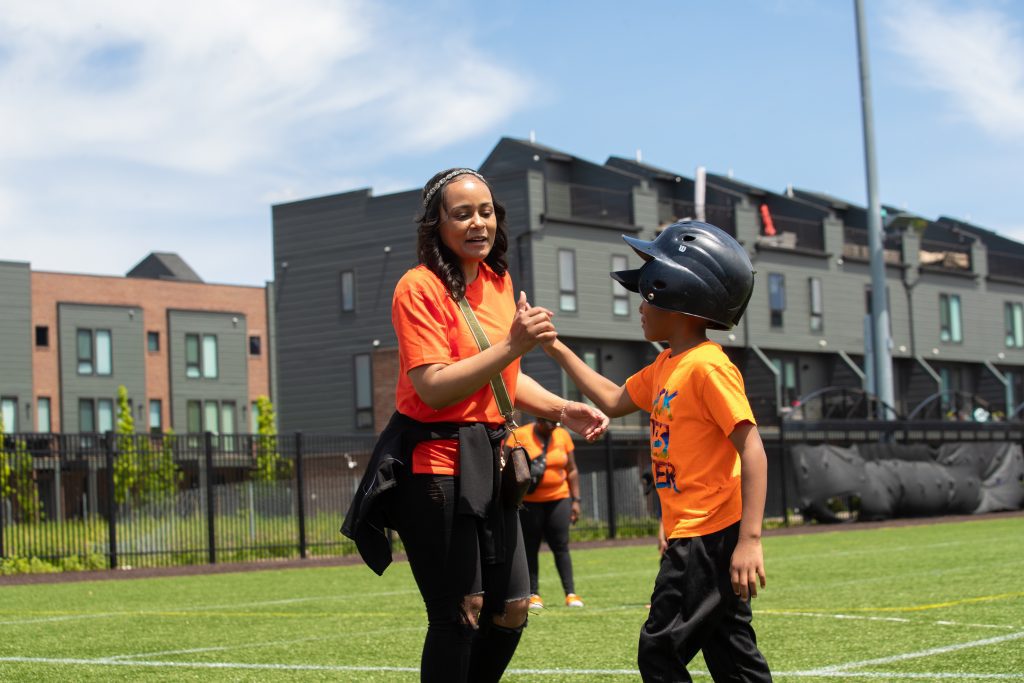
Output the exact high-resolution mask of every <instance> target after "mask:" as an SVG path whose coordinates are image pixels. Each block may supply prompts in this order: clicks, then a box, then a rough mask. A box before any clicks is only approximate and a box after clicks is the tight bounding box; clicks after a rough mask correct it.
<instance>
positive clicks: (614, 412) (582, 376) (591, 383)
mask: <svg viewBox="0 0 1024 683" xmlns="http://www.w3.org/2000/svg"><path fill="white" fill-rule="evenodd" d="M544 350H545V351H547V354H548V355H549V356H551V357H552V358H554V359H555V361H556V362H557V363H558V364H559V365H561V366H562V369H563V370H565V371H566V373H568V375H569V377H571V378H572V381H573V382H575V383H576V386H577V387H579V388H580V391H582V392H583V393H584V394H585V395H586V397H587V398H589V399H590V400H591V401H593V402H594V404H595V405H596V406H597V407H598V408H600V409H601V410H602V411H603V412H604V413H605V414H606V415H608V417H620V416H622V415H628V414H629V413H633V412H636V411H637V410H640V408H638V407H637V405H636V404H635V403H633V399H631V398H630V397H629V392H627V391H626V387H625V385H623V386H619V385H618V384H616V383H615V382H613V381H611V380H610V379H608V378H607V377H604V376H602V375H600V374H599V373H598V372H596V371H595V370H594V369H593V368H591V367H590V366H589V365H587V364H586V363H584V362H583V360H582V359H581V358H580V357H579V356H577V355H576V354H575V353H573V352H572V349H570V348H569V347H568V346H566V345H565V344H564V343H563V342H562V340H561V339H556V340H555V341H554V342H552V343H551V344H546V345H545V346H544Z"/></svg>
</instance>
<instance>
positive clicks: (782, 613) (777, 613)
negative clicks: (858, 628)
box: [754, 609, 1020, 630]
mask: <svg viewBox="0 0 1024 683" xmlns="http://www.w3.org/2000/svg"><path fill="white" fill-rule="evenodd" d="M754 616H766V617H769V616H771V617H787V616H794V617H816V618H818V619H839V620H846V619H848V620H851V621H888V622H895V623H898V624H914V625H916V626H957V627H960V628H998V629H1005V630H1011V629H1016V628H1020V626H1017V625H1016V624H971V623H966V622H961V621H947V620H944V619H942V620H936V621H925V620H923V619H907V618H906V617H869V616H866V615H863V614H834V613H831V612H796V611H794V612H790V611H788V610H771V609H768V610H761V611H758V612H754Z"/></svg>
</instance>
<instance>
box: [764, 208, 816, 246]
mask: <svg viewBox="0 0 1024 683" xmlns="http://www.w3.org/2000/svg"><path fill="white" fill-rule="evenodd" d="M772 224H773V225H774V227H775V234H774V235H761V236H760V237H759V238H758V239H757V243H758V244H761V245H764V246H770V247H777V248H781V249H796V248H799V249H811V250H814V251H824V250H825V235H824V226H823V224H822V222H821V221H808V220H804V219H802V218H791V217H789V216H775V215H773V216H772ZM762 229H763V228H762Z"/></svg>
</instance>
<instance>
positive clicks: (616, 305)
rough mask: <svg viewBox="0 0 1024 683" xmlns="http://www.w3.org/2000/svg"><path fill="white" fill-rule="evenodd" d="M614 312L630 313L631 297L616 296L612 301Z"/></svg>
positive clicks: (618, 313) (616, 313)
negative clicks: (621, 297)
mask: <svg viewBox="0 0 1024 683" xmlns="http://www.w3.org/2000/svg"><path fill="white" fill-rule="evenodd" d="M612 312H613V313H614V314H615V315H629V299H620V298H616V299H615V301H614V302H613V303H612Z"/></svg>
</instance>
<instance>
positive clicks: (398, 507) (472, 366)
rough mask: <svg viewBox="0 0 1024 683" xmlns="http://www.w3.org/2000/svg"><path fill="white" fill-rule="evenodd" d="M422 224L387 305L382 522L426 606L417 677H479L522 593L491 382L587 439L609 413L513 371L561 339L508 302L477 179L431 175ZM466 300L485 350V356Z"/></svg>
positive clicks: (496, 234) (500, 234)
mask: <svg viewBox="0 0 1024 683" xmlns="http://www.w3.org/2000/svg"><path fill="white" fill-rule="evenodd" d="M418 223H419V230H418V255H419V261H420V265H419V266H417V267H416V268H413V269H412V270H410V271H408V272H407V273H406V274H405V275H404V276H403V277H402V278H401V280H400V281H399V283H398V285H397V286H396V287H395V294H394V299H393V302H392V322H393V324H394V328H395V333H396V335H397V337H398V349H399V365H400V368H399V377H398V387H397V391H396V407H397V413H396V415H395V416H394V417H393V418H392V423H395V422H396V420H397V421H398V422H399V423H400V424H401V432H402V434H403V442H402V443H403V446H402V448H401V453H400V463H399V464H400V465H402V466H401V467H398V468H396V469H397V475H396V478H397V486H396V487H395V491H394V494H393V495H392V494H387V495H389V496H391V498H392V502H389V503H388V511H387V522H388V526H390V527H391V528H394V529H395V530H396V531H398V533H399V535H400V536H401V539H402V542H403V545H404V546H405V551H406V554H407V556H408V558H409V564H410V567H411V569H412V572H413V576H414V577H415V579H416V583H417V586H418V587H419V589H420V593H421V595H422V596H423V600H424V603H425V605H426V610H427V620H428V628H427V635H426V640H425V642H424V646H423V654H422V658H421V664H420V674H421V679H422V680H424V681H473V682H474V683H477V682H484V683H486V682H488V681H498V680H499V679H500V678H501V675H502V673H503V672H504V671H505V668H506V666H507V665H508V662H509V661H510V660H511V658H512V655H513V654H514V653H515V649H516V647H517V646H518V643H519V638H520V636H521V635H522V630H523V627H524V626H525V625H526V617H527V613H528V605H529V595H530V586H529V579H528V575H527V567H526V553H525V550H524V547H523V541H522V530H521V528H520V525H519V518H518V511H517V510H515V509H507V508H506V507H505V506H503V505H502V503H501V501H500V500H499V499H498V497H497V495H496V493H497V482H498V479H499V478H500V465H499V464H498V462H499V456H500V451H501V444H502V442H503V441H504V439H505V436H506V430H505V424H504V423H505V420H504V417H503V416H502V415H501V413H500V411H499V410H498V407H497V404H496V402H495V398H494V392H493V391H492V389H491V386H490V380H491V378H492V377H494V376H495V375H498V374H500V375H501V377H502V379H503V380H504V383H505V385H506V387H507V389H508V393H509V396H510V398H511V399H512V402H513V404H514V405H515V407H516V408H519V409H522V410H523V411H525V412H528V413H530V414H532V415H541V416H545V417H548V418H551V419H554V420H561V421H562V422H563V423H564V424H567V426H569V427H570V428H572V429H573V430H574V431H576V432H578V433H580V434H582V435H583V436H584V437H586V438H589V439H595V438H597V437H598V436H599V435H600V434H601V433H602V432H603V431H604V430H605V428H606V427H607V425H608V418H607V417H606V416H605V415H604V414H603V413H601V412H600V411H598V410H596V409H594V408H592V407H590V406H588V405H586V404H584V403H580V402H575V401H568V402H567V401H565V400H564V399H562V398H560V397H558V396H556V395H554V394H552V393H551V392H549V391H547V390H546V389H544V388H543V387H541V386H540V384H538V383H537V382H536V381H534V380H532V379H530V378H529V377H528V376H526V375H524V374H522V373H521V372H520V369H519V359H520V357H521V356H522V355H523V354H524V353H526V352H527V351H529V350H531V349H532V348H534V347H535V346H536V345H537V344H540V343H544V342H549V341H553V340H554V339H555V338H556V336H557V334H556V332H555V328H554V326H553V325H552V323H551V312H550V311H548V310H547V309H544V308H539V307H535V306H530V304H529V303H528V302H527V300H526V294H525V293H523V292H520V293H519V296H518V298H517V297H516V296H515V294H514V290H513V287H512V281H511V278H510V277H509V274H508V266H507V263H506V262H505V251H506V249H507V246H508V234H507V228H506V221H505V210H504V207H502V205H501V204H499V203H498V202H496V201H495V200H494V197H493V195H492V193H491V188H490V186H489V185H488V184H487V182H486V181H485V180H484V178H483V176H481V175H480V174H479V173H477V172H476V171H474V170H472V169H466V168H458V169H450V170H447V171H442V172H440V173H438V174H436V175H435V176H434V177H433V178H431V179H430V181H428V182H427V184H426V186H425V187H424V188H423V215H422V216H421V217H420V218H419V220H418ZM463 297H465V299H466V301H467V302H468V303H469V305H470V307H471V308H472V309H473V311H474V313H475V316H476V318H477V319H478V320H479V323H480V327H481V328H482V329H483V331H484V333H485V335H486V336H487V338H488V340H489V342H490V346H489V347H488V348H486V349H483V350H482V351H481V350H480V349H479V348H478V346H477V344H476V342H475V341H474V338H473V336H472V333H471V330H470V327H469V324H468V322H467V321H466V319H465V318H464V317H463V314H462V311H461V310H460V308H459V305H458V301H459V300H460V299H462V298H463ZM389 428H390V426H389ZM386 431H390V429H389V430H386ZM382 438H383V435H382Z"/></svg>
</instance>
